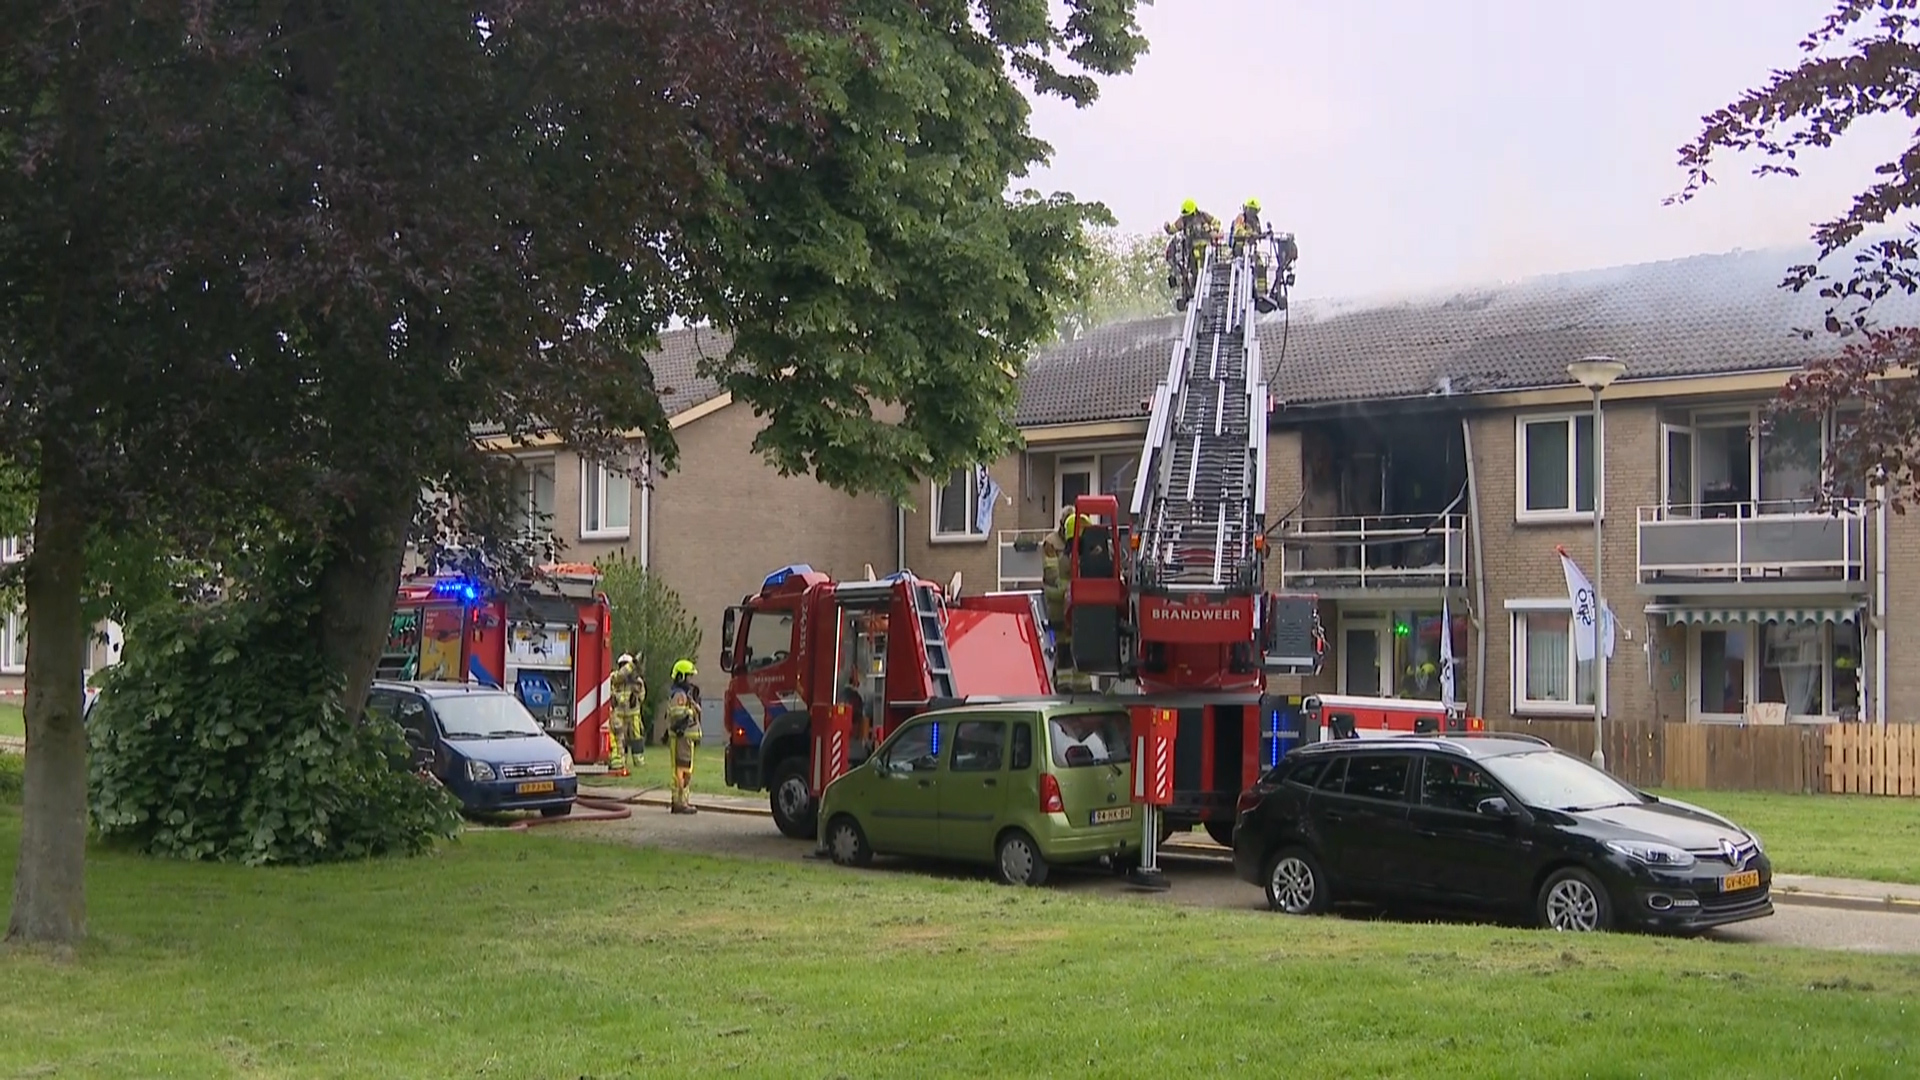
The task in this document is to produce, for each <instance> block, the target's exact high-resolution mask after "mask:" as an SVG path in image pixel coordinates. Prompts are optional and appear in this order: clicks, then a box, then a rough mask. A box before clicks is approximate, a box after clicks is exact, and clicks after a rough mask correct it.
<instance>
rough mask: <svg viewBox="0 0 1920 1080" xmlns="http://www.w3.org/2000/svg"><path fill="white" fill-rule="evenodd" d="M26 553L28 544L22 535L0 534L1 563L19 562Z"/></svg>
mask: <svg viewBox="0 0 1920 1080" xmlns="http://www.w3.org/2000/svg"><path fill="white" fill-rule="evenodd" d="M26 555H27V545H26V543H25V540H24V539H23V538H22V537H18V536H0V563H10V562H19V561H20V560H21V559H24V558H26Z"/></svg>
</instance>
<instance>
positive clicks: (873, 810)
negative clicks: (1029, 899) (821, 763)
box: [820, 702, 1140, 885]
mask: <svg viewBox="0 0 1920 1080" xmlns="http://www.w3.org/2000/svg"><path fill="white" fill-rule="evenodd" d="M1128 738H1129V725H1128V721H1127V713H1126V710H1125V709H1122V708H1117V707H1115V706H1113V705H1102V704H1097V703H1096V704H1086V703H1078V704H1067V703H1059V704H1053V703H1046V702H1019V703H995V704H986V705H963V706H958V707H955V708H950V709H941V710H939V711H937V712H930V713H924V714H922V715H920V716H916V717H914V718H913V719H911V720H909V721H907V722H906V723H904V724H902V725H900V727H899V729H898V730H896V731H895V732H894V733H893V734H892V735H891V736H889V737H888V739H887V741H886V742H884V743H881V744H880V746H879V747H878V748H877V749H875V750H874V752H873V754H872V756H870V757H868V758H867V760H866V761H864V762H862V763H861V764H859V765H858V766H855V767H854V768H853V769H851V770H849V771H848V772H847V773H846V775H844V776H842V777H840V779H838V780H835V781H834V782H833V783H832V784H829V785H828V786H827V790H826V791H825V792H824V793H823V794H822V796H821V800H820V823H821V824H820V843H821V846H822V847H823V848H824V850H825V851H826V853H828V854H830V855H831V856H832V857H833V861H834V862H837V863H840V864H841V865H843V866H865V865H867V864H868V863H870V862H871V861H872V860H873V856H874V855H875V854H876V853H877V854H885V855H923V856H930V857H934V858H945V859H955V860H960V861H965V862H975V863H990V864H992V865H993V866H994V867H995V868H996V869H997V870H998V872H999V876H1000V878H1001V880H1003V881H1005V882H1007V883H1008V884H1010V885H1038V884H1040V883H1041V882H1043V881H1045V880H1046V879H1047V872H1048V869H1049V868H1050V867H1051V866H1054V865H1058V864H1063V863H1074V862H1095V861H1097V860H1099V859H1101V858H1103V857H1111V859H1112V860H1113V865H1115V866H1116V867H1118V866H1122V865H1126V864H1127V862H1128V860H1129V857H1130V856H1133V857H1137V856H1138V854H1139V851H1140V821H1139V818H1137V817H1136V816H1135V808H1134V805H1133V803H1132V802H1131V792H1132V784H1133V770H1132V768H1131V766H1130V765H1129V764H1128Z"/></svg>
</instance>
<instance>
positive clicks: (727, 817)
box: [534, 806, 1920, 954]
mask: <svg viewBox="0 0 1920 1080" xmlns="http://www.w3.org/2000/svg"><path fill="white" fill-rule="evenodd" d="M552 828H553V830H554V831H555V832H560V831H565V832H580V833H584V834H588V835H599V836H603V837H605V838H606V839H608V840H613V841H617V842H621V843H630V844H637V845H642V846H647V847H658V848H664V849H670V850H676V851H688V852H697V853H700V854H707V855H730V856H738V857H745V858H762V859H793V860H798V859H805V858H807V857H808V856H810V855H811V853H812V851H813V845H812V844H810V843H804V842H801V841H797V840H789V839H787V838H785V837H783V836H781V835H780V834H779V832H778V831H777V830H775V829H774V827H773V822H772V821H771V820H769V819H768V818H766V817H764V816H759V815H746V814H729V813H719V812H715V811H707V812H704V813H700V814H695V815H690V816H687V815H682V816H674V815H671V814H669V813H667V811H666V808H665V807H653V806H636V807H634V813H633V817H631V818H629V819H627V820H625V821H610V822H570V823H568V824H565V825H558V826H553V827H552ZM534 831H535V833H536V834H539V833H541V832H545V831H547V830H546V829H544V828H543V829H536V830H534ZM1195 841H1197V843H1195ZM1187 843H1195V846H1198V847H1201V848H1202V849H1203V850H1204V851H1210V852H1218V853H1219V854H1220V855H1224V854H1225V853H1224V851H1222V849H1220V848H1218V847H1213V846H1212V845H1211V844H1210V843H1208V842H1207V841H1205V840H1204V838H1202V837H1201V836H1200V834H1198V833H1195V834H1194V840H1193V841H1187ZM1178 846H1179V845H1176V850H1177V848H1178ZM877 865H880V866H883V867H886V868H887V870H888V872H893V873H922V874H978V875H980V876H982V877H984V876H986V874H987V871H986V870H985V869H980V870H974V869H972V868H966V867H948V866H939V865H927V864H922V863H918V862H903V861H899V860H886V859H882V860H879V861H878V864H877ZM1161 865H1162V867H1163V869H1165V870H1166V872H1167V876H1168V879H1169V880H1170V881H1171V883H1172V885H1173V888H1172V889H1171V890H1169V891H1167V892H1164V893H1141V892H1137V891H1135V890H1132V889H1129V888H1128V887H1127V886H1126V884H1125V883H1124V882H1122V881H1120V880H1119V879H1117V878H1115V877H1114V876H1113V875H1111V874H1107V873H1104V872H1092V871H1089V872H1063V873H1060V874H1058V875H1056V877H1055V878H1054V880H1053V881H1052V882H1051V883H1049V885H1048V887H1049V888H1061V889H1068V890H1072V891H1075V892H1087V893H1093V894H1097V895H1110V896H1113V897H1115V898H1146V899H1148V900H1150V901H1152V902H1156V903H1170V904H1185V905H1191V906H1195V907H1223V908H1243V909H1248V910H1261V909H1264V908H1265V907H1266V898H1265V897H1264V896H1263V895H1262V894H1261V891H1260V889H1259V888H1258V887H1257V886H1253V885H1249V884H1246V883H1245V882H1242V881H1240V880H1239V879H1237V878H1235V877H1234V876H1233V870H1232V867H1231V866H1229V865H1227V864H1226V862H1225V860H1224V859H1222V858H1220V857H1219V856H1214V857H1211V858H1204V857H1195V856H1194V855H1189V854H1176V853H1175V852H1174V851H1169V852H1167V853H1166V854H1165V855H1164V857H1163V858H1162V863H1161ZM1349 917H1355V918H1373V917H1378V916H1377V915H1376V914H1375V913H1372V912H1367V911H1365V910H1360V911H1357V912H1355V913H1353V914H1352V915H1350V916H1349ZM1427 917H1431V916H1427ZM1709 936H1710V937H1712V938H1713V939H1716V940H1721V941H1729V942H1751V943H1753V944H1761V945H1795V946H1802V947H1806V948H1814V949H1831V950H1836V951H1841V952H1879V953H1910V954H1920V916H1915V915H1909V914H1899V913H1891V912H1888V913H1882V912H1864V911H1847V910H1840V909H1834V908H1824V907H1809V906H1803V905H1788V904H1780V903H1776V904H1775V905H1774V914H1773V915H1772V916H1771V917H1769V918H1765V919H1758V920H1755V921H1754V922H1749V923H1741V924H1738V925H1735V926H1730V927H1726V928H1723V929H1720V930H1716V931H1713V932H1712V933H1711V934H1710V935H1709Z"/></svg>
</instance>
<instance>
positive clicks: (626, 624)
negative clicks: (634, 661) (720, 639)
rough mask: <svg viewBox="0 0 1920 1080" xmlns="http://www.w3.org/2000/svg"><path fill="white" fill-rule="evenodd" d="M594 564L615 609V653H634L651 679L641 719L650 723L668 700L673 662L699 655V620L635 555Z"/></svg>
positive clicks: (606, 559) (609, 557)
mask: <svg viewBox="0 0 1920 1080" xmlns="http://www.w3.org/2000/svg"><path fill="white" fill-rule="evenodd" d="M594 565H595V566H597V567H599V568H600V574H601V579H600V587H601V589H603V590H605V592H606V594H607V603H608V606H610V607H611V608H612V609H613V655H615V656H619V655H620V654H621V653H632V654H633V655H634V656H635V657H636V658H638V659H639V660H640V671H641V674H642V675H644V676H646V680H647V697H646V702H645V709H646V711H645V712H644V713H643V714H642V715H644V716H646V717H647V718H648V720H649V721H651V720H652V718H653V717H655V716H656V715H658V710H659V709H660V708H661V707H663V705H664V703H665V702H666V700H667V684H668V683H669V682H671V681H672V679H673V662H674V661H675V660H693V659H695V658H696V656H697V655H698V653H699V652H700V621H699V620H698V619H696V618H694V617H693V616H692V615H691V614H689V613H688V612H687V607H686V605H685V604H684V603H682V602H681V600H680V594H679V593H677V592H674V591H673V590H672V589H671V588H669V587H668V586H667V584H666V582H664V581H661V580H660V578H659V577H658V576H657V575H655V574H651V573H648V572H647V571H645V570H643V569H641V568H640V564H639V563H638V562H636V561H635V560H634V559H633V558H632V557H630V556H627V555H624V554H620V555H612V556H607V557H605V558H602V559H600V560H599V561H598V562H596V563H594ZM696 666H697V665H696Z"/></svg>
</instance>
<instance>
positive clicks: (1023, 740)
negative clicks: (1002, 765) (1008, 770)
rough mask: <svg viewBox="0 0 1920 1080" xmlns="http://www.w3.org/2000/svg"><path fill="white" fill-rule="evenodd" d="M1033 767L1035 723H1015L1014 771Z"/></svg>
mask: <svg viewBox="0 0 1920 1080" xmlns="http://www.w3.org/2000/svg"><path fill="white" fill-rule="evenodd" d="M1031 768H1033V725H1032V724H1015V725H1013V771H1014V772H1019V771H1020V770H1022V769H1031Z"/></svg>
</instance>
